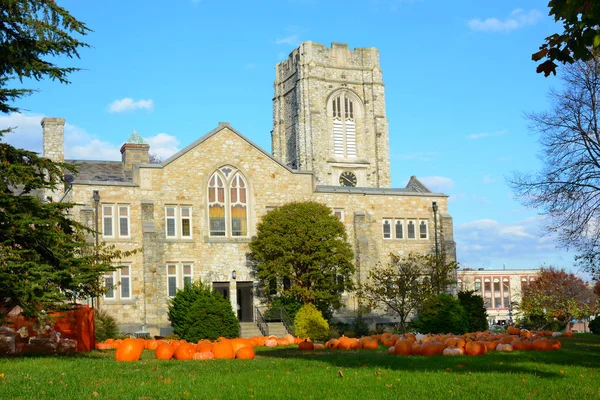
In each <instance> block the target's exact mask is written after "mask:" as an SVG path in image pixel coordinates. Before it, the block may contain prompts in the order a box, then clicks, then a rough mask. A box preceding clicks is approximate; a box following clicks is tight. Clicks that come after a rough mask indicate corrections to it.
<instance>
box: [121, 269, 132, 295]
mask: <svg viewBox="0 0 600 400" xmlns="http://www.w3.org/2000/svg"><path fill="white" fill-rule="evenodd" d="M119 273H120V275H121V280H120V282H121V298H122V299H129V298H130V297H131V277H130V275H129V273H130V271H129V266H127V267H123V268H121V269H120V270H119Z"/></svg>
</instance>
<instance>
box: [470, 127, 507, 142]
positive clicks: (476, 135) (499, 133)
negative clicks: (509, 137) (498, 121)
mask: <svg viewBox="0 0 600 400" xmlns="http://www.w3.org/2000/svg"><path fill="white" fill-rule="evenodd" d="M507 133H508V130H507V129H502V130H501V131H496V132H481V133H473V134H471V135H469V136H467V137H468V138H469V139H471V140H477V139H483V138H487V137H495V136H502V135H506V134H507Z"/></svg>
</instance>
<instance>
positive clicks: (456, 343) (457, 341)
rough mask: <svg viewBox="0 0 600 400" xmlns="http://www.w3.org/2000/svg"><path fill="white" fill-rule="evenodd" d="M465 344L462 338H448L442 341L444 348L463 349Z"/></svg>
mask: <svg viewBox="0 0 600 400" xmlns="http://www.w3.org/2000/svg"><path fill="white" fill-rule="evenodd" d="M466 344H467V342H466V341H465V339H463V338H457V337H450V338H448V339H446V340H444V346H446V347H465V345H466Z"/></svg>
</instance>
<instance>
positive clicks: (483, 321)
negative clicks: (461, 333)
mask: <svg viewBox="0 0 600 400" xmlns="http://www.w3.org/2000/svg"><path fill="white" fill-rule="evenodd" d="M458 301H459V303H460V305H461V306H462V308H463V309H464V310H465V314H466V316H467V324H468V327H467V329H468V332H477V331H486V330H488V329H489V324H488V315H487V311H486V309H485V306H484V304H485V303H484V301H483V297H481V296H479V295H476V294H475V292H474V291H465V292H458Z"/></svg>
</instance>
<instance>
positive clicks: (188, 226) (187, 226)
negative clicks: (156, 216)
mask: <svg viewBox="0 0 600 400" xmlns="http://www.w3.org/2000/svg"><path fill="white" fill-rule="evenodd" d="M165 231H166V236H167V239H178V238H179V239H191V238H192V207H189V206H167V207H165Z"/></svg>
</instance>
